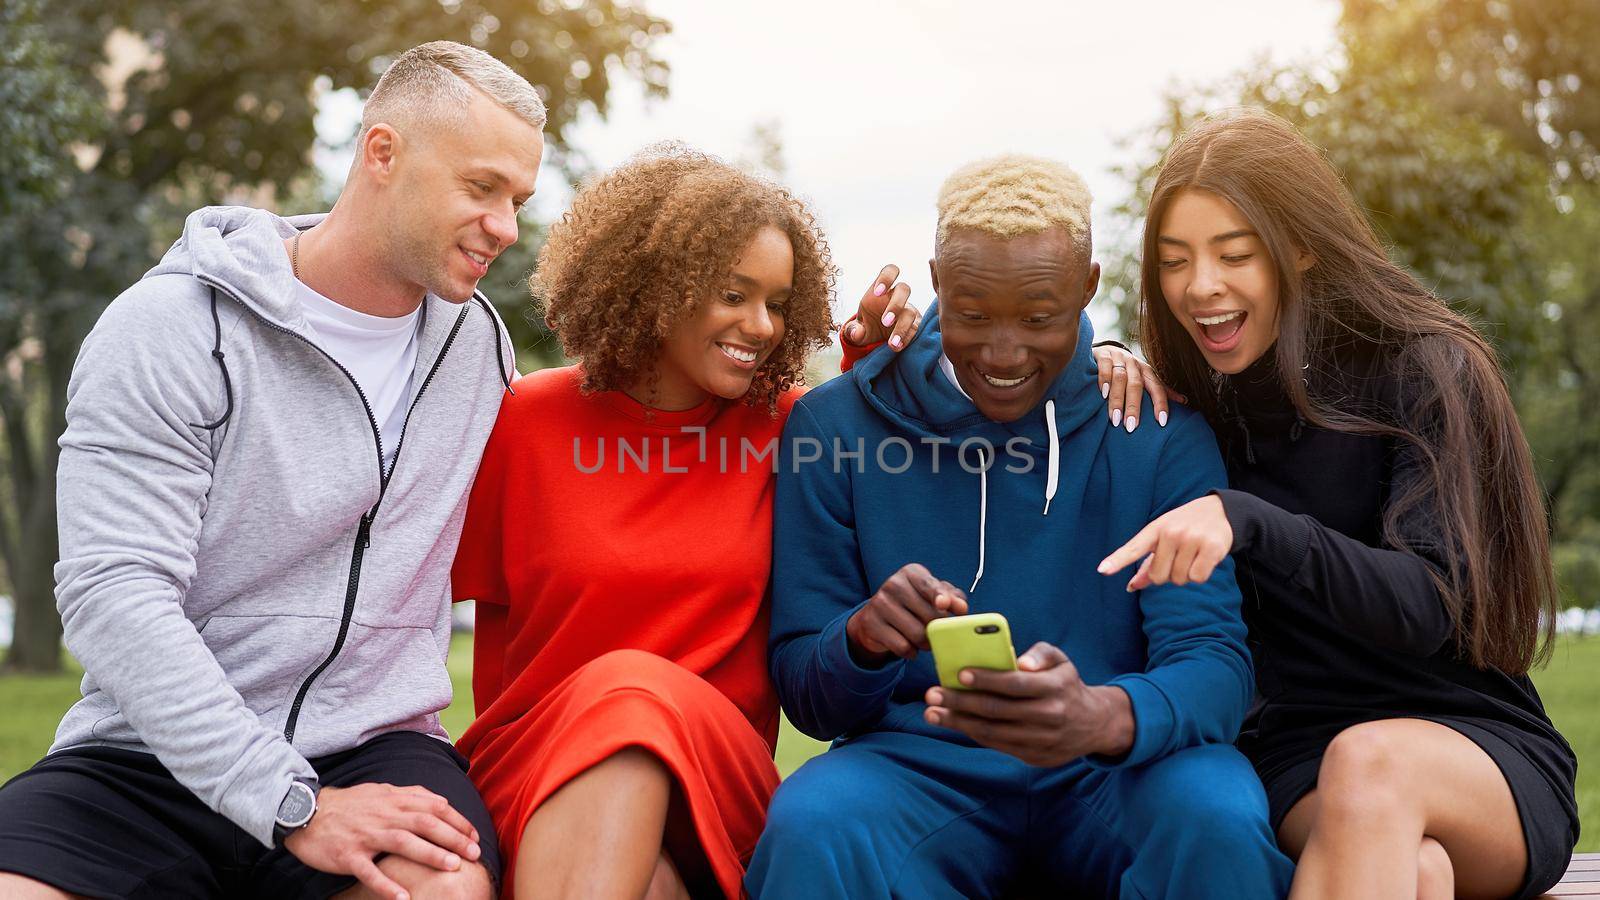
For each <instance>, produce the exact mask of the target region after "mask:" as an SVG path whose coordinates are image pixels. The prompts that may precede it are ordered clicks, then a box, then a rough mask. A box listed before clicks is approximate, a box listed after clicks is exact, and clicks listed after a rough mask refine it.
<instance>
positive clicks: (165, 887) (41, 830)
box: [0, 731, 500, 897]
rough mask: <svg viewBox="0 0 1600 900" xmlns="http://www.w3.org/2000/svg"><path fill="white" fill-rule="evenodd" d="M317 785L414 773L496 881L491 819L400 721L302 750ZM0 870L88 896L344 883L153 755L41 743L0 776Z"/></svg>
mask: <svg viewBox="0 0 1600 900" xmlns="http://www.w3.org/2000/svg"><path fill="white" fill-rule="evenodd" d="M311 765H312V767H313V768H315V769H316V770H317V775H318V777H319V778H320V779H321V783H322V784H323V786H325V787H349V786H351V785H355V784H367V783H382V784H393V785H400V786H409V785H420V786H422V787H424V788H427V789H428V790H430V791H433V792H434V793H435V794H438V795H440V796H441V797H444V798H445V799H446V800H448V801H450V805H451V806H452V807H454V808H455V810H456V811H457V812H459V813H461V814H462V815H463V816H465V817H466V818H467V819H468V821H470V822H472V824H473V825H474V826H475V827H476V828H477V829H478V836H479V842H478V844H479V847H480V848H481V850H482V852H483V855H482V856H481V857H480V858H479V861H480V862H481V863H482V864H483V865H484V867H485V868H487V869H488V870H489V875H490V877H491V878H493V879H494V881H495V883H496V884H497V885H498V884H499V880H500V847H499V844H498V843H497V842H496V839H495V834H494V824H493V822H492V820H491V819H490V818H489V811H488V809H486V808H485V807H484V805H483V800H482V798H480V797H479V796H478V792H477V790H476V789H475V788H474V787H473V786H472V782H471V781H470V780H468V778H467V762H466V760H465V759H463V758H462V756H461V754H459V753H457V752H456V750H455V748H454V747H451V746H450V745H449V744H447V743H445V742H443V741H441V740H438V739H437V738H431V737H428V736H427V735H423V734H417V733H415V732H411V731H396V732H390V733H388V734H382V735H379V736H378V737H375V738H373V739H372V740H370V741H367V742H366V743H365V744H362V745H361V746H359V747H356V748H355V749H353V750H346V751H344V752H343V753H334V754H331V755H328V756H323V757H319V758H317V759H313V760H311ZM0 871H5V872H15V873H17V874H19V875H25V876H27V877H29V878H33V879H36V880H38V881H42V882H44V883H45V884H48V885H52V886H54V887H56V888H58V889H60V890H63V891H66V892H68V893H72V894H82V895H85V896H88V897H328V896H331V895H333V894H337V893H338V892H340V891H342V890H345V889H347V888H350V887H352V886H354V885H355V883H356V882H355V879H354V878H352V877H350V876H348V875H331V874H328V873H326V872H319V871H317V870H315V869H312V868H311V867H309V866H307V865H305V864H304V863H302V862H300V860H298V859H296V858H295V856H294V855H293V854H291V853H289V851H287V850H284V849H283V848H282V847H273V848H268V847H263V846H262V845H261V843H260V842H259V841H257V840H256V839H255V838H253V837H251V836H250V835H249V834H247V833H246V832H245V831H244V830H243V829H241V828H239V826H237V825H235V824H233V823H232V822H230V821H229V820H227V819H225V818H223V817H222V816H221V815H220V814H218V813H216V812H213V811H212V810H211V809H209V808H208V807H206V806H205V804H203V803H201V802H200V800H199V798H197V797H195V795H194V794H192V793H190V792H189V790H188V789H187V788H185V787H183V785H181V784H179V783H178V782H177V780H176V779H174V778H173V777H172V775H171V774H169V773H168V772H167V770H166V767H165V766H162V765H161V763H160V762H158V761H156V758H155V756H154V755H152V754H149V753H139V752H135V751H132V750H118V749H113V748H110V747H74V748H71V749H68V750H62V751H60V752H58V753H52V754H50V755H49V756H46V757H45V758H44V759H42V760H40V761H39V763H38V764H37V765H35V766H34V767H33V768H31V769H29V770H27V771H26V772H23V773H21V774H20V775H18V776H17V777H15V778H13V779H11V780H10V781H9V782H7V783H6V785H5V787H3V788H0Z"/></svg>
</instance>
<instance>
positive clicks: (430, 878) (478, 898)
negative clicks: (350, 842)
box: [339, 856, 494, 900]
mask: <svg viewBox="0 0 1600 900" xmlns="http://www.w3.org/2000/svg"><path fill="white" fill-rule="evenodd" d="M378 869H379V871H381V872H383V874H385V875H387V876H389V877H390V878H393V879H394V880H395V882H396V883H398V884H399V885H400V886H401V887H403V888H405V889H406V893H407V894H408V895H410V896H411V897H412V898H413V900H491V898H492V897H494V882H493V880H492V879H490V877H489V870H488V869H485V868H484V867H483V864H482V863H475V862H467V861H465V860H463V861H462V863H461V868H459V869H456V870H455V871H453V872H446V871H443V870H440V869H435V868H433V867H432V866H425V865H423V864H422V863H419V862H414V861H412V860H409V859H405V858H404V857H399V856H386V857H384V858H383V859H381V860H378ZM376 896H377V894H374V893H373V892H372V891H370V890H368V889H367V887H366V885H356V886H355V887H354V888H351V889H350V890H348V891H345V892H344V893H342V894H340V895H339V900H357V898H359V900H365V898H368V897H376Z"/></svg>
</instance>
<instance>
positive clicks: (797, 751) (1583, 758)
mask: <svg viewBox="0 0 1600 900" xmlns="http://www.w3.org/2000/svg"><path fill="white" fill-rule="evenodd" d="M471 672H472V639H471V638H470V637H466V636H463V635H457V636H456V638H455V639H454V640H453V641H451V643H450V677H451V680H452V681H454V682H455V689H456V695H455V697H456V699H455V702H454V703H452V704H451V705H450V708H449V709H446V710H445V711H444V723H445V727H446V728H448V729H449V730H450V733H451V734H452V735H459V734H461V732H462V730H463V729H465V728H466V726H467V724H468V723H469V722H471V721H472V675H471ZM78 677H79V673H78V671H77V670H76V668H74V670H73V671H71V672H69V673H67V674H64V675H50V676H27V675H7V676H0V710H3V713H0V780H3V779H6V778H10V777H11V776H12V775H15V774H16V773H17V772H20V771H21V770H23V769H25V768H27V767H28V766H30V765H32V764H33V762H34V761H35V760H37V759H38V758H39V757H40V756H41V755H43V754H44V751H45V750H46V749H47V748H48V747H49V746H50V739H51V736H52V735H54V734H55V729H56V722H57V721H59V720H60V718H61V714H62V713H63V712H65V711H66V708H67V707H68V706H70V705H72V702H73V701H74V700H76V699H77V698H78ZM1534 680H1535V681H1536V682H1537V683H1538V685H1539V693H1540V694H1541V695H1542V696H1543V697H1544V703H1545V709H1546V710H1547V711H1548V712H1549V713H1550V718H1551V719H1552V720H1554V721H1555V723H1556V727H1558V728H1560V729H1561V733H1562V734H1564V735H1566V737H1567V740H1568V741H1570V742H1571V743H1572V747H1573V749H1574V750H1576V751H1577V753H1578V760H1579V766H1578V811H1579V816H1580V817H1581V820H1582V822H1583V840H1582V842H1581V843H1580V844H1579V845H1578V850H1579V851H1580V852H1587V853H1593V852H1596V851H1600V637H1595V638H1588V639H1585V640H1573V639H1568V640H1563V641H1562V642H1561V643H1560V644H1559V645H1558V646H1557V648H1556V653H1555V658H1554V659H1553V660H1552V661H1551V664H1550V667H1549V668H1548V669H1546V670H1544V671H1543V672H1540V673H1538V674H1537V675H1536V676H1535V677H1534ZM825 747H826V745H824V744H822V743H820V742H818V741H813V740H812V739H810V738H808V737H806V736H805V735H803V734H800V733H799V732H798V731H795V730H794V729H793V728H792V727H791V726H790V725H789V723H788V722H787V721H785V722H784V723H783V731H782V735H781V736H780V737H779V739H778V769H779V771H781V772H782V773H783V774H784V775H788V774H789V773H790V772H793V771H794V770H795V769H796V768H798V767H799V766H800V764H801V763H803V762H805V761H806V760H807V759H810V758H811V757H812V756H815V755H816V754H817V753H820V752H822V750H823V749H825Z"/></svg>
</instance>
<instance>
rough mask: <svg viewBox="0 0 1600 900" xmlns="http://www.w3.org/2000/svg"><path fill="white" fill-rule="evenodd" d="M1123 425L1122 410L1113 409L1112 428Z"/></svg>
mask: <svg viewBox="0 0 1600 900" xmlns="http://www.w3.org/2000/svg"><path fill="white" fill-rule="evenodd" d="M1121 424H1122V410H1120V409H1113V410H1112V411H1111V427H1112V428H1115V427H1117V426H1118V425H1121Z"/></svg>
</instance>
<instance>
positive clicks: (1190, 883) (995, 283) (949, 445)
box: [748, 157, 1291, 898]
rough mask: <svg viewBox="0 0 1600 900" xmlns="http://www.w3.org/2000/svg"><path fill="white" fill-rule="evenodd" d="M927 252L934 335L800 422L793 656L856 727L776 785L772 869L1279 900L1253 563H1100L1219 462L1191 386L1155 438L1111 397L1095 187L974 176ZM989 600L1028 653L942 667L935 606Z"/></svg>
mask: <svg viewBox="0 0 1600 900" xmlns="http://www.w3.org/2000/svg"><path fill="white" fill-rule="evenodd" d="M932 269H933V280H934V290H935V291H936V292H937V293H938V295H939V301H938V304H937V306H936V308H935V309H933V310H930V314H929V315H928V316H927V320H926V322H925V323H924V326H923V329H922V330H923V333H922V335H921V337H920V338H919V339H918V340H916V341H914V342H913V343H912V344H911V346H910V347H908V348H907V349H906V350H904V351H903V352H902V353H900V354H893V353H889V352H887V351H880V352H877V353H875V354H873V355H872V356H869V357H868V358H867V359H865V360H863V361H862V362H861V363H860V364H858V365H857V366H856V367H855V369H854V370H853V371H852V372H851V373H850V374H849V376H847V377H844V378H840V379H837V380H835V381H833V382H831V383H829V384H826V385H824V386H822V387H820V388H818V389H817V390H816V391H813V392H812V393H811V394H809V395H807V396H806V397H805V398H803V399H802V400H801V401H800V402H799V403H797V404H796V405H795V408H794V412H793V414H792V415H791V416H790V419H789V422H788V425H787V428H786V429H785V433H784V441H783V454H784V456H783V460H782V465H781V470H780V474H779V478H778V496H777V507H776V509H777V512H776V516H777V521H776V540H775V545H776V546H775V563H774V565H775V573H774V587H773V591H774V597H773V620H772V642H771V665H772V674H773V678H774V680H775V681H776V682H777V686H778V693H779V696H780V698H781V699H782V701H783V705H784V708H785V709H786V710H787V711H788V715H789V718H790V719H791V721H793V722H794V724H795V725H797V726H798V727H799V728H800V729H801V730H802V731H804V732H806V733H807V734H810V735H812V736H813V737H817V738H820V739H823V740H835V739H837V743H836V744H835V746H834V747H833V749H832V750H831V751H830V752H828V753H826V754H823V755H822V756H820V757H817V758H816V759H813V760H811V761H810V762H808V763H807V764H806V765H805V766H803V767H802V768H801V769H800V770H799V771H798V772H796V773H795V774H794V775H793V776H792V777H791V778H790V779H789V780H788V781H786V782H785V783H784V784H783V785H782V786H781V787H780V788H779V790H778V792H777V795H776V796H775V797H774V798H773V802H772V806H771V810H770V813H769V819H768V824H767V831H766V834H765V835H764V836H763V838H762V840H761V843H760V845H759V846H758V847H757V849H756V852H755V856H754V859H753V860H752V862H751V866H750V873H749V878H748V885H749V888H750V891H751V893H752V894H753V895H755V896H757V897H788V896H796V897H799V896H804V897H818V896H837V897H852V898H861V897H885V896H908V897H983V896H995V895H997V894H1000V893H1003V892H1004V891H1006V890H1007V889H1010V888H1015V887H1017V886H1021V885H1028V886H1049V887H1051V888H1055V889H1068V890H1076V891H1080V892H1087V893H1090V894H1094V895H1103V896H1111V895H1121V896H1135V897H1229V898H1236V897H1275V896H1282V895H1283V894H1284V893H1285V892H1286V891H1287V889H1288V885H1289V878H1290V874H1291V865H1290V863H1289V861H1288V859H1287V858H1285V857H1284V856H1283V855H1282V854H1281V853H1279V852H1278V850H1277V847H1276V844H1275V842H1274V840H1273V835H1272V832H1271V830H1270V828H1269V827H1268V825H1267V811H1266V801H1265V798H1264V796H1263V793H1262V789H1261V786H1260V784H1259V782H1258V781H1257V780H1256V776H1255V774H1254V773H1253V772H1252V770H1251V768H1250V766H1249V764H1248V763H1247V762H1246V761H1245V760H1244V758H1243V757H1242V756H1240V755H1239V754H1238V752H1237V751H1235V750H1234V748H1233V746H1232V744H1231V742H1232V741H1233V739H1234V737H1235V736H1236V734H1237V732H1238V729H1239V723H1240V720H1241V719H1242V717H1243V715H1244V712H1245V708H1246V705H1247V704H1248V702H1249V700H1250V697H1251V691H1252V684H1251V671H1250V658H1249V655H1248V653H1247V652H1246V649H1245V645H1244V636H1245V628H1244V625H1243V623H1242V621H1241V620H1240V617H1239V602H1240V600H1239V592H1238V589H1237V587H1236V586H1235V583H1234V579H1233V571H1232V568H1231V563H1228V562H1224V563H1223V564H1222V565H1221V566H1219V567H1218V568H1217V569H1216V571H1215V573H1214V574H1213V575H1212V577H1211V578H1210V579H1209V580H1207V581H1206V582H1205V583H1198V584H1176V583H1174V584H1168V585H1162V586H1159V587H1149V588H1145V589H1144V590H1142V591H1137V592H1132V593H1130V592H1128V591H1127V590H1126V589H1125V583H1126V582H1125V581H1124V580H1123V579H1118V578H1105V577H1102V576H1100V575H1098V574H1096V572H1095V567H1096V564H1097V563H1098V562H1099V561H1100V560H1101V559H1103V558H1104V557H1105V556H1106V554H1108V553H1109V552H1110V551H1112V550H1114V549H1115V548H1117V547H1118V546H1120V545H1121V544H1122V543H1123V542H1124V541H1126V540H1127V538H1128V537H1129V536H1131V535H1133V534H1134V533H1136V532H1138V531H1139V530H1140V529H1141V528H1142V527H1143V526H1144V525H1145V524H1146V523H1148V522H1149V521H1150V520H1151V519H1153V518H1155V517H1156V516H1159V515H1160V514H1161V513H1163V512H1165V511H1167V510H1169V509H1172V508H1174V507H1176V506H1179V505H1181V504H1183V503H1185V502H1187V501H1189V500H1192V499H1194V498H1195V497H1198V496H1202V495H1204V494H1205V493H1206V492H1207V491H1210V490H1213V489H1215V488H1220V487H1222V486H1223V484H1224V476H1223V468H1222V460H1221V458H1220V456H1219V455H1218V452H1217V449H1216V444H1215V441H1214V439H1213V437H1212V435H1211V432H1210V431H1209V430H1208V429H1207V427H1206V425H1205V423H1204V421H1202V419H1201V418H1200V417H1199V416H1198V415H1194V414H1192V413H1190V412H1189V411H1188V410H1184V409H1179V410H1175V411H1174V413H1173V417H1172V419H1171V420H1170V421H1169V422H1167V423H1166V425H1165V427H1162V428H1156V429H1150V428H1144V429H1140V430H1138V431H1134V432H1125V431H1123V430H1120V429H1117V428H1115V427H1113V426H1111V425H1110V424H1109V423H1108V422H1107V421H1106V417H1105V416H1104V415H1100V414H1099V411H1100V409H1101V404H1102V399H1101V396H1100V392H1099V391H1098V390H1097V389H1096V367H1095V363H1094V360H1093V358H1092V355H1091V353H1090V347H1091V342H1092V332H1091V326H1090V324H1089V320H1088V317H1087V316H1086V315H1084V313H1083V310H1084V308H1085V306H1086V305H1087V304H1088V302H1089V300H1090V298H1091V297H1092V296H1093V295H1094V292H1095V288H1096V286H1097V284H1098V281H1099V274H1100V273H1099V266H1098V265H1096V264H1094V263H1093V262H1092V261H1091V259H1090V236H1089V197H1088V192H1087V191H1086V190H1085V189H1084V186H1083V183H1082V181H1081V180H1080V179H1079V178H1078V177H1077V176H1076V175H1075V174H1074V173H1072V172H1071V171H1070V170H1068V169H1066V168H1065V167H1063V166H1060V165H1058V164H1055V163H1051V162H1048V161H1045V160H1039V159H1032V158H1026V157H1001V158H997V159H992V160H985V161H982V162H979V163H975V164H973V165H970V166H968V167H966V168H964V169H962V170H961V171H958V172H957V173H956V174H955V175H953V176H951V178H950V179H949V181H947V182H946V183H945V186H944V187H943V188H942V189H941V191H940V197H939V228H938V240H937V244H936V250H935V258H934V259H933V261H932ZM1141 418H1143V417H1141ZM956 584H961V585H969V586H968V587H966V589H965V590H963V589H961V588H959V587H957V586H956ZM969 610H970V611H972V612H979V611H996V612H1000V613H1003V614H1004V615H1005V616H1006V618H1007V619H1008V621H1009V623H1010V626H1011V630H1012V634H1013V637H1014V639H1015V640H1016V641H1017V642H1018V645H1019V646H1021V645H1031V646H1030V649H1028V650H1027V651H1026V652H1025V653H1024V654H1023V655H1022V656H1021V657H1020V659H1019V660H1018V671H1016V672H1006V673H1002V672H991V671H978V670H970V669H969V670H967V671H966V672H964V673H963V676H962V679H963V682H964V683H965V684H967V685H968V686H969V687H970V688H971V689H970V690H966V691H956V690H949V689H946V688H942V687H939V686H937V677H936V675H935V671H934V666H933V660H932V658H931V654H929V653H927V652H924V651H926V650H927V649H928V643H927V637H926V632H925V627H926V624H927V622H928V621H930V620H932V619H934V618H936V617H940V616H944V615H949V614H952V613H960V612H966V611H969Z"/></svg>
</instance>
